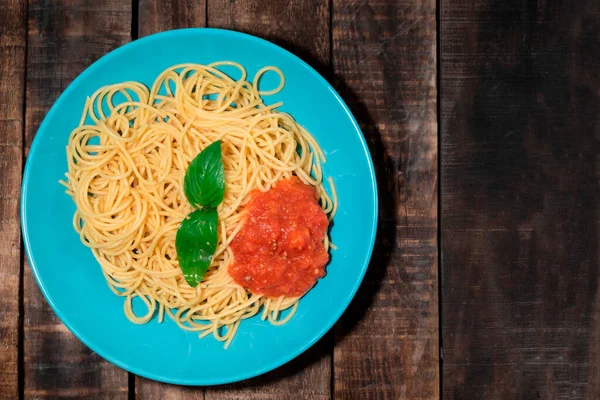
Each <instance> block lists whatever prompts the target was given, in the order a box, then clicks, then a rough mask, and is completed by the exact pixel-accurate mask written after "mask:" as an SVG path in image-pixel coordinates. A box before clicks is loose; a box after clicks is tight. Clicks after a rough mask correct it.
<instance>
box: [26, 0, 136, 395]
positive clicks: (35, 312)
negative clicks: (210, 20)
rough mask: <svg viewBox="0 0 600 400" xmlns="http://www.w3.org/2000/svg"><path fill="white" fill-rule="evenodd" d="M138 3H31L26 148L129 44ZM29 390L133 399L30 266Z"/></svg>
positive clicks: (123, 375)
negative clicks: (59, 311)
mask: <svg viewBox="0 0 600 400" xmlns="http://www.w3.org/2000/svg"><path fill="white" fill-rule="evenodd" d="M130 24H131V4H129V3H124V2H122V1H118V0H101V1H95V2H88V1H85V0H74V1H71V0H70V1H66V0H60V1H46V0H39V1H38V0H30V1H29V35H28V52H27V112H26V147H27V149H28V148H29V146H30V145H31V141H32V139H33V137H34V135H35V132H36V131H37V128H38V127H39V124H40V123H41V120H42V119H43V117H44V115H45V114H46V112H47V111H48V109H49V107H50V106H51V105H52V104H53V103H54V101H55V100H56V98H57V97H58V95H59V94H60V93H61V92H62V91H63V90H64V89H65V88H66V86H67V85H68V84H69V83H70V82H71V81H72V80H73V79H74V78H75V77H76V76H77V75H78V74H79V73H80V72H81V71H83V69H85V68H86V67H87V66H89V65H90V64H92V62H94V61H95V60H96V59H98V58H99V57H100V56H102V55H104V54H106V53H107V52H109V51H110V50H112V49H114V48H116V47H118V46H119V45H121V44H124V43H126V42H128V41H129V40H130V33H131V32H130V31H131V28H130V26H131V25H130ZM24 287H25V299H24V373H25V377H24V385H25V388H24V390H25V396H26V397H34V398H58V397H85V398H115V399H117V398H121V399H126V398H127V397H128V374H127V372H125V371H123V370H121V369H119V368H117V367H115V366H114V365H112V364H110V363H108V362H106V361H104V360H103V359H102V358H100V357H99V356H98V355H96V354H95V353H92V351H91V350H90V349H88V348H87V347H86V346H85V345H83V344H82V343H81V342H80V341H79V340H77V339H76V338H75V337H74V336H73V335H72V334H71V333H70V332H69V331H68V330H67V329H66V328H65V327H64V325H63V324H62V323H61V322H60V320H59V319H58V318H57V317H56V315H55V314H54V312H53V311H52V310H51V309H50V307H49V306H48V304H47V303H46V301H45V299H44V298H43V296H42V294H41V293H40V290H39V288H38V286H37V284H36V282H35V280H34V278H33V275H32V274H31V271H30V269H29V267H28V266H25V282H24Z"/></svg>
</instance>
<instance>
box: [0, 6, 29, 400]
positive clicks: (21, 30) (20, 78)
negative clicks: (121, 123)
mask: <svg viewBox="0 0 600 400" xmlns="http://www.w3.org/2000/svg"><path fill="white" fill-rule="evenodd" d="M26 26H27V18H26V7H25V5H23V3H21V2H19V1H18V0H15V1H4V2H1V3H0V188H1V189H2V194H1V195H0V237H1V238H2V240H1V241H0V398H2V399H16V398H18V396H19V379H18V373H19V320H20V309H19V300H20V298H21V295H22V293H20V279H21V242H20V237H21V234H20V228H19V193H20V190H21V168H22V154H23V153H22V151H23V99H24V96H25V95H24V93H25V53H26V50H25V49H26V39H27V30H26Z"/></svg>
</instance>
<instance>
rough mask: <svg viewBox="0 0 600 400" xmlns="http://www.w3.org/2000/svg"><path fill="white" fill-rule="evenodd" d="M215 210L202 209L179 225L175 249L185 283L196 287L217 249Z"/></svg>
mask: <svg viewBox="0 0 600 400" xmlns="http://www.w3.org/2000/svg"><path fill="white" fill-rule="evenodd" d="M218 218H219V217H218V214H217V210H216V209H214V208H203V209H201V210H196V211H194V212H192V213H191V214H190V215H188V216H187V218H185V219H184V220H183V221H182V222H181V225H179V230H178V231H177V235H176V236H175V248H176V249H177V258H178V260H179V266H180V267H181V272H183V276H184V278H185V280H186V282H187V283H188V284H189V285H190V286H191V287H196V286H198V284H199V283H200V281H201V280H202V278H203V277H204V274H206V271H207V270H208V267H209V266H210V262H211V261H212V257H213V254H214V253H215V250H216V249H217V223H218Z"/></svg>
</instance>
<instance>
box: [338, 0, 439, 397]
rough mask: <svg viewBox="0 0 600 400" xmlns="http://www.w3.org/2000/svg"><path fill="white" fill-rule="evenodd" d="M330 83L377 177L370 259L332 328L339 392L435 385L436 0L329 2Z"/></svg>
mask: <svg viewBox="0 0 600 400" xmlns="http://www.w3.org/2000/svg"><path fill="white" fill-rule="evenodd" d="M332 12H333V18H332V20H333V23H332V24H333V26H332V28H333V70H334V74H335V79H336V80H335V85H336V87H337V88H338V89H339V91H340V93H341V95H342V97H343V98H344V99H345V100H346V101H347V102H348V104H349V106H350V108H351V110H352V111H353V113H354V115H355V116H356V118H357V119H358V121H359V123H360V126H361V128H362V130H363V132H364V134H365V137H366V138H367V141H368V144H369V147H370V149H371V154H372V155H373V159H374V163H375V167H376V170H377V171H376V172H377V179H378V183H379V196H380V213H379V214H380V215H379V230H378V236H377V243H376V246H375V250H374V253H373V258H372V261H371V264H370V266H369V270H368V271H367V275H366V276H365V280H364V282H363V284H362V286H361V288H360V289H359V291H358V293H357V295H356V298H355V299H354V301H353V302H352V304H351V306H350V308H349V309H348V310H347V311H346V313H345V314H344V316H343V317H342V320H341V322H340V323H338V325H337V327H336V331H335V333H336V346H335V350H334V372H335V382H334V383H335V384H334V387H335V393H334V397H335V398H336V399H433V398H437V397H438V393H439V377H438V375H439V373H438V371H439V364H438V354H439V348H438V299H437V293H438V280H437V268H438V263H437V258H438V247H437V200H438V196H437V113H436V107H437V103H436V96H437V92H436V19H435V18H436V17H435V16H436V3H435V1H434V0H419V1H408V0H401V1H396V0H373V1H359V2H356V1H346V0H334V1H333V9H332Z"/></svg>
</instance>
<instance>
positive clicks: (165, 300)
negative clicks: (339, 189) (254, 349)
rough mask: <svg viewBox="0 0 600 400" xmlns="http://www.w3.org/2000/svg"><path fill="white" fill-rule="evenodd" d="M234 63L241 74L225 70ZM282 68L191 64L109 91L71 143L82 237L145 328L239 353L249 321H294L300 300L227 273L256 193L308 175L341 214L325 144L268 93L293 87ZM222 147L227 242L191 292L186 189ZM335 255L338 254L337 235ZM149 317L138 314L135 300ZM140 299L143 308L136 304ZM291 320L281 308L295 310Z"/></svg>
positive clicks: (70, 189) (222, 223)
mask: <svg viewBox="0 0 600 400" xmlns="http://www.w3.org/2000/svg"><path fill="white" fill-rule="evenodd" d="M223 66H228V67H234V68H237V69H238V70H239V73H240V75H241V76H240V78H239V79H232V78H231V77H230V76H228V75H227V74H225V73H224V72H222V71H221V70H219V69H218V67H223ZM268 71H272V72H274V73H276V74H278V75H279V78H280V81H281V83H280V85H279V87H277V88H276V89H274V90H271V91H268V92H265V91H260V90H259V81H260V79H261V77H262V76H263V74H264V73H266V72H268ZM283 85H284V76H283V73H282V72H281V71H280V70H279V69H278V68H275V67H265V68H263V69H261V70H260V71H258V73H257V74H256V75H255V76H254V78H253V80H252V82H249V81H248V80H247V76H246V71H245V69H244V68H243V67H242V66H241V65H240V64H237V63H233V62H219V63H213V64H208V65H199V64H183V65H177V66H174V67H171V68H168V69H167V70H165V71H164V72H162V73H161V74H160V75H159V76H158V78H157V79H156V80H155V82H154V84H153V85H152V87H151V88H150V89H148V88H147V87H146V86H144V85H143V84H142V83H139V82H126V83H120V84H116V85H109V86H105V87H103V88H101V89H99V90H98V91H96V92H95V93H94V94H93V95H92V96H91V97H90V98H88V100H87V102H86V104H85V107H84V111H83V115H82V117H81V122H80V125H79V126H78V127H77V128H76V129H75V130H74V131H73V132H72V133H71V135H70V137H69V143H68V146H67V159H68V172H67V173H66V177H67V179H66V181H61V183H62V184H64V185H65V186H66V187H67V193H68V194H69V195H70V196H71V197H72V198H73V201H74V202H75V205H76V208H77V210H76V212H75V215H74V218H73V225H74V227H75V230H76V231H77V232H78V233H79V235H80V237H81V240H82V242H83V243H84V244H85V245H86V246H88V247H90V248H91V250H92V252H93V254H94V256H95V257H96V259H97V260H98V262H99V263H100V265H101V267H102V271H103V273H104V276H105V277H106V280H107V282H108V285H109V287H110V288H111V289H112V291H113V292H114V293H116V294H117V295H119V296H123V297H125V303H124V311H125V314H126V316H127V317H128V318H129V319H130V320H131V321H132V322H134V323H138V324H143V323H146V322H148V321H150V320H151V319H152V318H153V317H154V316H155V315H158V320H159V322H162V321H163V319H164V315H165V314H166V315H168V316H169V317H171V318H172V319H173V320H174V321H175V322H176V323H177V324H178V325H179V326H180V327H181V328H182V329H185V330H189V331H197V332H198V333H199V336H200V337H204V336H207V335H211V334H212V335H214V337H215V338H216V339H218V340H220V341H223V342H225V347H227V346H229V344H230V343H231V340H232V339H233V337H234V335H235V332H236V330H237V329H238V326H239V324H240V321H241V320H243V319H246V318H249V317H252V316H254V315H256V314H258V313H261V315H262V319H268V320H269V321H270V322H271V323H272V324H275V325H277V324H283V323H285V322H286V321H288V320H289V318H291V317H292V315H293V313H294V311H295V310H296V307H297V305H298V298H287V297H283V296H282V297H279V298H268V297H264V296H260V295H256V294H252V293H250V292H249V291H247V290H245V289H244V288H243V287H242V286H240V285H238V284H237V283H235V282H234V281H233V279H232V278H231V277H230V276H229V274H228V272H227V266H228V265H229V264H230V262H231V260H232V252H231V249H230V247H229V245H230V243H231V242H232V240H233V239H234V237H235V235H236V234H237V233H238V232H239V230H240V228H241V226H242V223H241V222H242V218H243V216H244V212H243V207H244V205H245V204H246V203H247V202H248V201H249V194H250V192H251V191H252V190H254V189H258V190H260V191H267V190H269V189H270V188H271V187H272V186H273V185H274V184H275V183H276V182H277V181H279V180H281V179H285V178H289V177H291V176H297V177H298V178H299V179H300V180H301V181H302V182H304V183H306V184H309V185H312V186H314V187H315V188H316V190H317V193H318V195H319V204H320V205H321V207H322V208H323V210H324V211H325V213H327V214H328V216H329V218H330V219H331V218H332V217H333V215H334V214H335V211H336V208H337V201H336V200H335V189H334V187H333V182H332V181H331V180H330V181H329V183H330V187H331V190H332V194H333V196H331V197H330V196H329V195H328V194H327V192H326V190H325V188H324V186H323V173H322V168H321V164H322V162H324V161H325V157H324V154H323V152H322V151H321V149H320V147H319V145H318V143H317V142H316V141H315V139H314V138H313V137H312V136H311V135H310V134H309V133H308V132H307V131H306V130H305V129H304V128H302V127H301V126H299V125H298V124H297V123H296V122H295V121H294V120H293V119H292V117H291V116H290V115H288V114H285V113H282V112H278V111H277V108H278V107H279V106H281V103H276V104H273V105H266V104H265V103H264V102H263V99H262V97H261V96H265V95H271V94H274V93H277V92H278V91H280V90H281V89H282V88H283ZM216 140H221V141H222V143H223V146H222V159H223V163H224V167H225V180H226V191H225V197H224V199H223V202H222V203H221V205H219V207H218V208H217V211H218V215H219V240H218V246H217V250H216V252H215V255H214V257H213V261H212V263H211V266H210V268H209V270H208V272H207V273H206V275H205V277H204V279H203V280H202V282H201V283H200V284H199V285H198V286H197V287H196V288H192V287H190V286H189V285H188V284H187V283H186V281H185V279H184V277H183V275H182V273H181V270H180V267H179V264H178V261H177V253H176V249H175V235H176V233H177V229H178V227H179V225H180V223H181V221H182V220H183V218H184V217H185V216H186V215H187V214H188V213H189V212H190V211H191V210H192V208H191V206H190V204H189V203H188V202H187V200H186V198H185V196H184V194H183V179H184V175H185V171H186V169H187V167H188V165H189V163H190V162H191V161H192V160H193V159H194V157H195V156H196V155H197V154H198V153H199V152H200V151H202V150H203V149H204V148H205V147H206V146H208V145H209V144H210V143H212V142H214V141H216ZM324 242H325V243H324V244H325V248H326V249H327V248H328V247H329V242H328V238H327V236H326V237H325V239H324ZM136 298H138V299H140V300H141V303H143V304H145V307H146V311H144V312H143V313H139V312H138V311H137V306H136V312H134V306H133V303H134V299H136ZM136 302H139V301H136ZM288 309H289V312H288V313H287V315H286V316H285V317H282V311H284V310H288Z"/></svg>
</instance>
